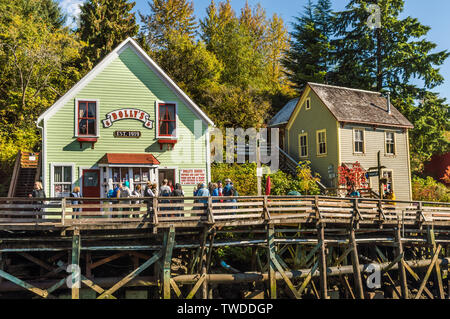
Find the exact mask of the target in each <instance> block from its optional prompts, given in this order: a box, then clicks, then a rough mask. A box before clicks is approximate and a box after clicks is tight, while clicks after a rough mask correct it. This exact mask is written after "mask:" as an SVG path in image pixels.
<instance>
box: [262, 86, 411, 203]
mask: <svg viewBox="0 0 450 319" xmlns="http://www.w3.org/2000/svg"><path fill="white" fill-rule="evenodd" d="M269 126H270V127H278V128H280V138H281V140H280V144H281V146H282V148H283V149H284V150H285V151H286V152H287V153H288V154H289V155H290V156H291V157H292V158H294V159H295V160H296V161H303V160H308V161H310V162H311V167H312V169H313V171H314V172H316V173H319V174H320V176H321V182H322V183H323V184H324V185H326V186H327V187H330V188H334V187H338V186H339V185H338V175H337V173H338V167H339V166H341V165H342V166H347V167H350V168H351V166H352V165H353V164H354V163H356V162H359V163H360V165H361V167H362V168H363V169H364V170H365V171H366V172H368V171H373V170H374V168H375V167H377V165H378V160H377V153H378V152H379V151H380V153H381V156H380V158H381V166H382V167H383V169H382V177H384V178H386V180H387V183H386V185H385V186H384V187H385V189H384V191H388V190H390V189H392V190H393V191H394V193H395V194H396V198H397V199H399V200H411V197H412V195H411V177H410V176H411V170H410V160H409V142H408V130H409V129H411V128H413V126H412V124H411V123H410V122H409V121H408V120H407V119H406V118H405V117H404V116H403V115H402V114H401V113H400V112H399V111H398V110H397V109H396V108H395V107H394V106H393V105H391V103H390V101H389V99H388V98H387V97H386V96H384V95H382V94H381V93H379V92H371V91H363V90H357V89H351V88H344V87H337V86H330V85H323V84H315V83H308V84H307V86H306V88H305V90H304V91H303V94H302V95H301V97H300V98H298V99H295V100H293V101H291V102H290V103H288V104H287V105H286V106H285V107H284V108H283V109H282V110H281V111H280V112H279V113H278V114H277V115H276V116H275V117H274V118H273V119H272V120H271V121H270V123H269ZM367 186H368V187H370V188H371V189H373V190H374V191H375V192H378V177H377V176H372V177H369V178H368V185H367Z"/></svg>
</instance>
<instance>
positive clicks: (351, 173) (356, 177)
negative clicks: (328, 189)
mask: <svg viewBox="0 0 450 319" xmlns="http://www.w3.org/2000/svg"><path fill="white" fill-rule="evenodd" d="M351 166H352V167H351V168H349V167H348V166H347V165H341V166H339V167H338V175H339V185H344V186H346V187H347V189H350V188H352V187H353V186H354V187H355V188H356V189H358V188H367V179H366V171H365V170H364V169H363V168H362V167H361V164H359V162H356V163H353V164H352V165H351Z"/></svg>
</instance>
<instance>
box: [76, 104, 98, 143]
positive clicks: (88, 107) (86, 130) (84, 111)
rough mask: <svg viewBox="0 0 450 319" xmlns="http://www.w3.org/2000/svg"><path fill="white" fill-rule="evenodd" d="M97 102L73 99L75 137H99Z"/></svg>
mask: <svg viewBox="0 0 450 319" xmlns="http://www.w3.org/2000/svg"><path fill="white" fill-rule="evenodd" d="M99 104H100V103H99V100H92V99H75V136H76V137H98V136H99V121H100V117H99V108H100V105H99Z"/></svg>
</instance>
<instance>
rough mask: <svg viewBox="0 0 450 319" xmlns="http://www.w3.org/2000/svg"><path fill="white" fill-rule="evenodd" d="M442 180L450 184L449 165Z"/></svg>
mask: <svg viewBox="0 0 450 319" xmlns="http://www.w3.org/2000/svg"><path fill="white" fill-rule="evenodd" d="M441 180H443V181H444V183H445V184H446V185H450V166H447V169H446V170H445V173H444V177H442V178H441Z"/></svg>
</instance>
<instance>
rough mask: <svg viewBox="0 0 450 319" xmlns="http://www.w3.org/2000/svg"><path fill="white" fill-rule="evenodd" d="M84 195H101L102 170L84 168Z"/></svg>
mask: <svg viewBox="0 0 450 319" xmlns="http://www.w3.org/2000/svg"><path fill="white" fill-rule="evenodd" d="M82 176H83V183H82V185H83V197H97V198H98V197H100V170H99V169H83V175H82Z"/></svg>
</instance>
